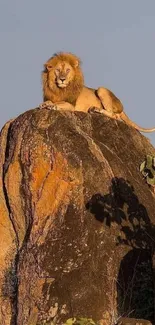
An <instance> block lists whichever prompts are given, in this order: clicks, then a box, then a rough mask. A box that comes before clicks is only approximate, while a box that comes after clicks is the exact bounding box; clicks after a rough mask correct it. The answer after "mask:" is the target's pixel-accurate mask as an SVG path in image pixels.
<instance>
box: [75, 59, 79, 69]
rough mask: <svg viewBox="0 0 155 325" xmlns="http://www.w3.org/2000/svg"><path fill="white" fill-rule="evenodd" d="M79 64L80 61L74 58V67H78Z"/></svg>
mask: <svg viewBox="0 0 155 325" xmlns="http://www.w3.org/2000/svg"><path fill="white" fill-rule="evenodd" d="M79 65H80V61H79V60H75V62H74V67H75V68H78V66H79Z"/></svg>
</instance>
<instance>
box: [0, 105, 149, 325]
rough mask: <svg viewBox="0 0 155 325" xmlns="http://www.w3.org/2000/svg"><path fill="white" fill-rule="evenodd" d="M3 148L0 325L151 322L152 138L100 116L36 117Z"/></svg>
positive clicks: (16, 123) (14, 128)
mask: <svg viewBox="0 0 155 325" xmlns="http://www.w3.org/2000/svg"><path fill="white" fill-rule="evenodd" d="M0 145H1V157H0V159H1V161H0V172H1V181H0V194H1V195H0V208H1V215H0V218H1V219H0V270H1V271H0V324H2V325H10V324H11V325H41V324H64V323H65V322H66V321H67V319H69V318H72V317H75V319H76V318H77V317H86V318H92V319H93V320H94V321H99V320H100V323H101V324H114V323H117V322H118V321H119V317H121V316H122V317H124V316H125V317H134V318H142V319H146V320H150V321H151V320H153V317H154V289H153V281H154V277H153V260H154V244H155V239H154V238H155V227H154V225H155V194H154V192H153V191H152V189H151V187H149V185H148V184H147V183H146V181H145V179H144V178H143V177H142V174H141V173H140V171H139V166H140V164H141V163H142V162H143V160H144V159H145V156H146V155H147V154H150V155H153V156H155V149H154V148H153V146H152V145H151V144H150V142H149V140H148V139H147V138H145V137H144V136H143V135H141V134H140V133H139V132H138V131H136V130H135V129H133V128H132V127H129V126H127V125H126V124H125V123H123V122H119V121H114V120H112V119H109V118H106V117H104V116H102V115H100V114H95V113H94V114H85V113H81V112H77V113H76V112H75V113H73V112H60V111H48V110H38V109H35V110H30V111H27V112H26V113H24V114H22V115H21V116H19V117H18V118H16V119H15V120H13V121H10V122H8V123H7V124H6V125H5V126H4V128H3V129H2V131H1V138H0ZM128 323H130V321H128Z"/></svg>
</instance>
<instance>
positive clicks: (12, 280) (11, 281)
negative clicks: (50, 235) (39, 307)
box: [2, 121, 32, 325]
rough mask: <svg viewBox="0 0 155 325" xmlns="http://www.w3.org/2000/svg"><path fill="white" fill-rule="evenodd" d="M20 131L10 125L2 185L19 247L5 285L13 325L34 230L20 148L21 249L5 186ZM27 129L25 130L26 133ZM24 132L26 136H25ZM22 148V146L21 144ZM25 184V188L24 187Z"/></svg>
mask: <svg viewBox="0 0 155 325" xmlns="http://www.w3.org/2000/svg"><path fill="white" fill-rule="evenodd" d="M15 124H16V125H15ZM16 130H17V132H18V131H19V128H18V121H17V122H16V123H15V122H14V124H12V123H11V124H10V126H9V128H8V133H7V139H6V149H5V161H4V164H3V171H2V183H3V192H4V197H5V202H6V206H7V209H8V214H9V218H10V220H11V223H12V227H13V230H14V233H15V235H16V247H17V254H16V256H15V259H14V261H13V262H12V267H11V268H10V269H9V270H7V271H6V275H5V283H4V289H3V292H4V295H5V296H7V297H8V298H9V299H10V303H11V309H12V318H11V325H17V317H18V294H19V293H18V285H19V279H18V267H19V259H20V256H21V252H22V251H23V249H24V248H26V245H27V242H28V239H29V237H30V233H31V228H32V206H31V197H32V195H31V193H30V190H29V186H28V183H29V181H28V173H27V168H26V166H25V165H23V163H22V161H21V159H20V158H21V148H20V153H19V159H20V160H19V163H20V167H21V172H22V175H23V179H22V186H21V193H22V196H23V197H26V198H28V200H26V203H25V206H24V211H25V219H26V220H25V221H26V229H25V237H24V240H23V243H22V246H21V247H20V249H19V245H20V243H19V236H18V231H17V229H16V225H15V222H14V220H13V215H12V210H11V206H10V202H9V196H8V193H7V188H6V184H5V176H6V173H7V171H8V168H9V165H10V162H11V161H12V158H13V154H14V149H15V146H16V141H17V140H16V139H17V132H16ZM26 130H27V128H25V132H26ZM25 132H24V134H25ZM21 147H22V144H21ZM23 184H24V186H23Z"/></svg>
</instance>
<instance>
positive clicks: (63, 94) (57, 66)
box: [42, 53, 84, 104]
mask: <svg viewBox="0 0 155 325" xmlns="http://www.w3.org/2000/svg"><path fill="white" fill-rule="evenodd" d="M44 67H45V69H44V71H43V75H42V77H43V92H44V100H51V101H53V102H57V101H67V102H70V103H71V104H75V102H76V100H77V98H78V96H79V94H80V92H81V90H82V88H83V84H84V80H83V73H82V71H81V67H80V60H79V58H78V57H77V56H75V55H73V54H71V53H57V54H55V55H54V56H53V57H51V58H50V59H49V60H48V61H47V62H46V63H45V64H44Z"/></svg>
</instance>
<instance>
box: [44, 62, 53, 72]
mask: <svg viewBox="0 0 155 325" xmlns="http://www.w3.org/2000/svg"><path fill="white" fill-rule="evenodd" d="M44 67H45V69H46V70H47V71H50V70H51V69H52V68H53V66H52V65H51V64H50V63H45V64H44Z"/></svg>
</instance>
